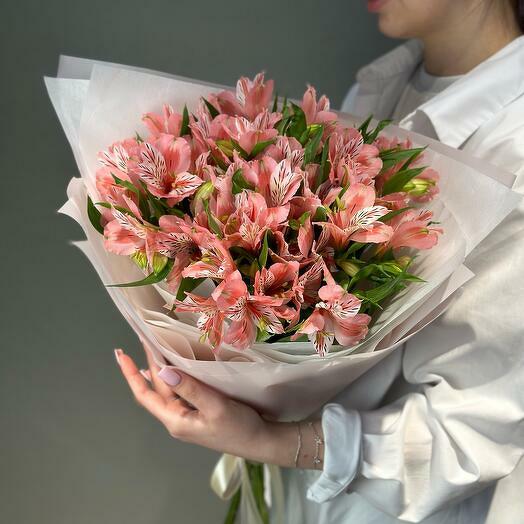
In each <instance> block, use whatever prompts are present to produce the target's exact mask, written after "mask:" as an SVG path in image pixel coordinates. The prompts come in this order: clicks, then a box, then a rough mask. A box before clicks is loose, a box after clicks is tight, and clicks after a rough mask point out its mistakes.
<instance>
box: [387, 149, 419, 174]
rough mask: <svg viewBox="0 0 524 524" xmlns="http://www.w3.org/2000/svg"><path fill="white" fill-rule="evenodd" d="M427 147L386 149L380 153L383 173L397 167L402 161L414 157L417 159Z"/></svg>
mask: <svg viewBox="0 0 524 524" xmlns="http://www.w3.org/2000/svg"><path fill="white" fill-rule="evenodd" d="M425 149H426V147H418V148H412V149H402V148H400V147H394V148H392V149H384V150H382V151H381V152H380V153H379V157H380V158H381V160H382V171H386V170H388V169H389V168H391V167H393V166H395V165H397V164H398V163H400V162H401V161H402V160H405V159H407V158H409V157H411V156H413V155H415V158H416V157H418V156H419V155H420V154H422V153H423V152H424V150H425Z"/></svg>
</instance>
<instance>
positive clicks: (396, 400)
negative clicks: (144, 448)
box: [116, 0, 524, 524]
mask: <svg viewBox="0 0 524 524" xmlns="http://www.w3.org/2000/svg"><path fill="white" fill-rule="evenodd" d="M368 8H369V10H370V11H374V12H376V13H377V14H378V17H379V27H380V29H381V31H382V32H383V33H384V34H386V35H387V36H390V37H395V38H416V39H417V40H410V41H408V42H407V43H405V44H404V45H402V46H400V47H398V48H397V49H394V50H393V51H391V52H390V53H388V54H387V55H385V56H384V57H382V58H380V59H378V60H376V61H375V62H373V63H372V64H370V65H369V66H367V67H365V68H364V69H362V70H361V71H360V72H359V74H358V77H357V78H358V84H357V85H356V86H355V87H354V88H353V89H351V90H350V92H349V93H348V95H347V96H346V99H345V101H344V104H343V108H342V109H343V110H345V111H348V112H351V113H354V114H360V115H367V114H369V113H373V114H374V115H375V116H376V117H378V118H387V117H393V118H394V119H396V120H399V121H400V125H401V126H403V127H405V128H407V129H412V130H414V131H417V132H420V133H423V134H426V135H428V136H432V137H435V138H438V139H439V140H441V141H442V142H444V143H446V144H448V145H451V146H453V147H457V148H461V149H464V150H465V151H468V152H469V153H471V154H473V155H476V156H478V157H480V158H482V159H484V160H485V161H487V162H489V163H492V164H495V165H498V166H501V167H503V168H505V169H507V170H508V171H511V172H513V173H514V174H516V175H517V180H516V182H515V186H514V188H515V189H516V190H517V191H519V192H521V193H523V192H524V183H523V180H524V36H522V32H521V28H520V27H519V18H518V12H517V5H516V3H515V2H514V1H512V0H438V1H437V0H369V1H368ZM495 204H496V203H494V205H495ZM466 265H467V266H468V267H469V268H470V269H471V270H472V271H473V272H474V273H475V274H476V277H475V279H473V280H472V281H470V282H469V283H468V284H467V285H466V286H465V288H464V292H463V293H462V295H461V296H459V297H457V299H456V300H455V301H454V302H453V303H452V304H451V306H450V307H449V308H448V309H447V310H446V312H445V313H444V314H443V315H442V316H441V317H440V318H439V319H437V320H436V321H435V322H433V323H432V324H431V325H430V326H428V327H427V328H425V329H424V330H423V331H422V332H421V333H419V334H418V335H417V336H416V337H414V338H412V339H411V340H410V341H409V342H408V343H407V344H405V346H404V347H403V349H402V350H399V351H397V352H394V353H392V354H391V355H390V356H389V357H388V358H386V359H385V360H383V361H382V362H381V363H380V364H378V365H377V366H376V367H375V368H373V369H372V370H371V371H369V372H368V373H366V374H365V375H364V376H363V377H361V379H360V380H359V381H357V382H356V383H354V384H352V385H351V386H350V387H348V388H347V389H346V390H345V391H344V392H342V393H341V394H340V395H339V396H338V397H337V398H336V399H334V400H333V401H332V402H331V403H329V404H328V405H326V406H325V407H324V409H323V410H322V413H321V414H319V417H318V418H317V419H316V420H315V421H314V424H307V423H303V424H301V426H300V429H301V432H300V435H301V445H300V446H299V445H297V427H296V425H295V424H287V423H273V422H267V421H265V420H263V419H262V418H261V417H260V416H259V415H258V414H257V413H256V412H255V411H254V410H252V409H251V408H249V407H247V406H245V405H242V404H240V403H238V402H235V401H232V400H230V399H228V398H225V397H223V396H222V395H220V394H217V393H216V392H215V391H214V390H211V389H210V388H208V387H206V386H205V385H203V384H201V383H199V382H198V381H196V380H194V379H193V378H191V377H189V376H187V375H182V374H181V373H175V372H174V371H172V370H169V369H168V368H163V369H161V370H159V369H158V368H157V367H156V366H155V365H154V364H153V362H152V360H151V359H150V358H149V357H148V358H149V362H150V370H149V371H147V372H144V371H143V372H142V374H141V373H140V372H139V371H138V369H137V368H136V366H135V365H134V363H133V361H132V360H131V359H130V358H129V357H128V356H126V355H125V354H124V353H123V352H122V351H121V350H117V352H116V355H117V360H118V361H119V364H120V365H121V368H122V371H123V373H124V375H125V377H126V379H127V380H128V382H129V385H130V387H131V389H132V391H133V393H134V395H135V396H136V398H137V400H138V401H139V402H140V403H141V404H142V405H143V406H144V407H145V408H146V409H148V410H149V411H150V412H151V413H152V414H153V415H155V416H156V417H157V418H158V419H159V420H160V421H161V422H163V423H164V424H165V425H166V427H167V428H168V430H169V432H170V433H171V434H172V435H173V436H174V437H177V438H180V439H182V440H185V441H189V442H193V443H197V444H200V445H203V446H207V447H209V448H212V449H216V450H219V451H222V452H228V453H232V454H235V455H238V456H243V457H246V458H248V459H252V460H257V461H261V462H267V463H273V464H278V465H282V466H286V467H288V468H289V469H286V470H284V480H285V487H286V505H287V520H286V522H288V523H297V524H298V523H309V522H311V523H313V522H314V523H319V522H320V523H359V524H360V523H362V524H369V523H393V522H399V521H408V522H424V523H427V524H431V523H437V522H438V523H444V522H445V523H447V524H459V523H460V524H466V523H467V524H481V523H490V524H503V523H506V522H508V523H509V522H511V523H512V524H514V523H517V522H524V506H523V505H522V498H521V493H520V492H519V490H520V487H521V485H522V481H524V461H522V464H521V465H520V467H519V466H518V464H519V460H520V458H521V457H522V455H523V453H524V428H523V423H522V421H523V420H524V394H523V391H524V348H523V345H522V344H523V343H522V340H523V339H524V337H523V335H524V331H523V326H524V307H523V306H522V301H523V298H522V297H523V296H524V285H523V283H522V282H523V280H522V277H521V274H522V271H523V270H524V204H522V203H521V204H520V206H519V208H518V209H517V210H515V211H513V212H512V213H511V214H510V215H509V216H508V217H507V218H506V220H505V221H504V222H503V223H502V224H500V225H499V227H498V228H497V229H496V230H495V231H494V232H493V233H492V234H491V235H490V236H489V237H488V238H487V239H486V240H484V241H483V242H482V243H481V244H480V245H479V246H478V247H477V249H475V250H474V251H473V252H472V253H471V254H470V256H469V257H468V259H467V260H466ZM143 375H144V376H145V377H146V378H147V379H150V380H151V383H152V387H151V386H150V385H149V384H148V382H147V380H146V379H145V378H144V376H143ZM190 404H191V405H192V406H194V407H195V408H196V409H192V406H190ZM317 436H318V437H320V438H321V439H323V440H322V442H321V443H320V444H319V441H316V437H317ZM297 452H298V455H297V456H296V453H297ZM315 458H317V459H320V462H319V463H318V464H317V462H318V460H317V461H315ZM295 459H298V468H297V469H292V466H293V465H294V463H295ZM315 469H319V470H320V469H321V470H322V471H315ZM504 477H506V478H504ZM519 478H520V482H519ZM499 479H503V480H499ZM497 481H498V482H497ZM517 486H518V488H517Z"/></svg>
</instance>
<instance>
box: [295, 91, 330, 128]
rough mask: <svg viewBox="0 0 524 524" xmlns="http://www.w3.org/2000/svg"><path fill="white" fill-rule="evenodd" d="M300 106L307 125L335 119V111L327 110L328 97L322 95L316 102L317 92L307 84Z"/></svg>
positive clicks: (325, 122) (324, 122)
mask: <svg viewBox="0 0 524 524" xmlns="http://www.w3.org/2000/svg"><path fill="white" fill-rule="evenodd" d="M300 106H301V108H302V111H304V114H305V115H306V123H307V124H308V125H309V124H327V123H329V122H334V121H335V120H336V119H337V115H336V113H333V112H332V111H330V110H329V99H328V98H327V97H326V95H322V96H321V97H320V99H319V100H318V102H317V92H316V90H315V88H314V87H313V86H310V85H308V87H307V90H306V92H305V93H304V96H303V97H302V103H301V104H300Z"/></svg>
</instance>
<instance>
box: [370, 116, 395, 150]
mask: <svg viewBox="0 0 524 524" xmlns="http://www.w3.org/2000/svg"><path fill="white" fill-rule="evenodd" d="M391 122H392V120H381V121H380V122H379V123H378V124H377V127H375V129H374V130H373V131H372V132H371V133H369V134H368V135H367V140H366V141H365V143H366V144H372V143H373V142H374V141H375V140H376V139H377V137H378V135H379V134H380V132H381V131H382V130H383V129H384V128H385V127H387V126H388V125H389V124H391Z"/></svg>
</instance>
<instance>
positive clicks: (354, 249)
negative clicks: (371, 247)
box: [342, 242, 366, 258]
mask: <svg viewBox="0 0 524 524" xmlns="http://www.w3.org/2000/svg"><path fill="white" fill-rule="evenodd" d="M365 245H366V243H365V242H351V244H350V245H349V247H348V248H347V250H346V252H345V253H344V255H342V258H348V257H349V256H350V255H352V254H353V253H356V252H357V251H358V250H359V249H360V248H361V247H363V246H365Z"/></svg>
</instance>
